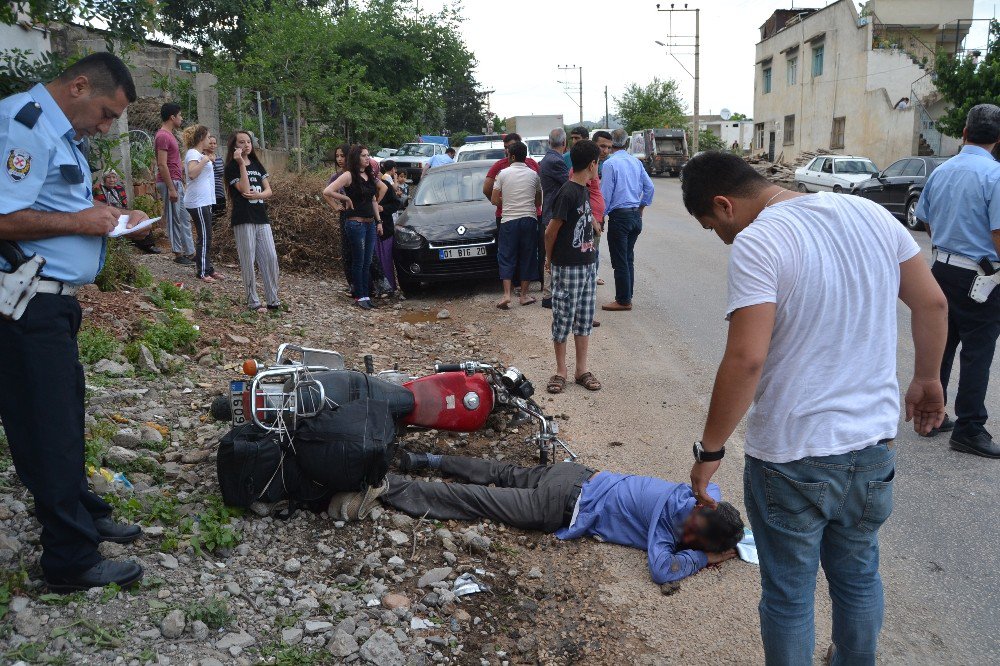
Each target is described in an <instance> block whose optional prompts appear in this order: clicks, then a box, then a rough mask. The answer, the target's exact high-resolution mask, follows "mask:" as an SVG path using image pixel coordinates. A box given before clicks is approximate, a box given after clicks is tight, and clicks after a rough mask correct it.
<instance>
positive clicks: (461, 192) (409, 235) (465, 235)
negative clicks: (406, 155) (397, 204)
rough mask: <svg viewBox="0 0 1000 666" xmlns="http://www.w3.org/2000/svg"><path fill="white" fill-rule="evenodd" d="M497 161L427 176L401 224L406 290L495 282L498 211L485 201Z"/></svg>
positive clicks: (398, 250) (400, 268)
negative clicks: (489, 175)
mask: <svg viewBox="0 0 1000 666" xmlns="http://www.w3.org/2000/svg"><path fill="white" fill-rule="evenodd" d="M491 166H493V160H477V161H474V162H456V163H454V164H446V165H444V166H439V167H436V168H434V169H432V170H431V171H428V172H427V175H426V176H424V178H423V179H422V180H421V181H420V185H419V187H418V188H417V191H416V194H414V195H413V199H412V200H411V201H410V205H409V206H408V207H407V209H406V212H404V213H403V214H402V215H401V216H400V217H399V220H398V221H397V222H396V235H395V243H394V247H393V258H394V259H395V261H396V276H397V277H398V278H399V284H400V286H401V287H402V289H403V291H404V292H405V291H412V290H413V289H414V288H416V287H418V286H419V285H420V284H421V283H429V282H445V281H453V280H465V279H469V278H491V277H492V278H495V277H497V275H498V270H497V224H496V209H495V208H494V207H493V204H491V203H490V202H489V200H488V199H487V198H486V197H484V196H483V181H484V180H485V179H486V172H487V171H489V169H490V167H491Z"/></svg>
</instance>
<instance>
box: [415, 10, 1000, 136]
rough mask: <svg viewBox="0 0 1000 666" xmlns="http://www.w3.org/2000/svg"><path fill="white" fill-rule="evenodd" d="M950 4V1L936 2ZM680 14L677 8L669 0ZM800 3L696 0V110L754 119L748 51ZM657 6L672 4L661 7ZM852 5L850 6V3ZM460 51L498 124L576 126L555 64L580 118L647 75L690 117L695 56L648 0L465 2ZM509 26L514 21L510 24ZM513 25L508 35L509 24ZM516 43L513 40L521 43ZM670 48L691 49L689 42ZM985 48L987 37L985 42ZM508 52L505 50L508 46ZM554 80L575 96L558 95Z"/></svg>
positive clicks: (679, 28)
mask: <svg viewBox="0 0 1000 666" xmlns="http://www.w3.org/2000/svg"><path fill="white" fill-rule="evenodd" d="M942 1H943V2H947V1H948V0H942ZM443 4H445V3H444V2H443V0H421V2H420V5H421V9H426V10H435V9H439V8H440V7H441V6H442V5H443ZM674 4H675V7H677V8H681V7H683V6H684V3H676V2H675V3H674ZM826 4H827V3H826V2H823V1H822V0H820V2H807V1H806V0H795V2H791V0H783V1H777V0H701V2H689V3H688V6H689V7H691V8H694V7H699V8H701V10H702V11H701V104H700V107H701V108H700V111H701V113H702V114H703V115H706V114H708V113H719V111H720V109H722V108H723V107H726V108H728V109H729V110H730V111H733V112H734V113H735V112H742V113H745V114H747V115H748V116H750V115H752V114H753V78H754V45H755V44H756V43H757V41H758V40H759V39H760V31H759V28H760V25H761V24H762V23H764V21H766V20H767V18H768V17H769V16H770V15H771V13H772V12H773V11H774V10H775V9H788V8H790V7H796V6H798V7H819V6H824V5H826ZM660 6H661V7H662V8H667V7H669V6H670V3H669V2H662V1H661V3H660ZM855 6H856V5H855ZM997 7H1000V0H976V2H975V10H974V14H975V18H989V17H991V16H994V15H996V14H995V13H996V11H997V9H996V8H997ZM463 13H464V15H465V17H466V21H465V23H464V25H463V28H462V32H463V34H464V36H465V41H466V44H467V45H468V46H469V48H470V49H471V50H472V51H473V52H474V53H475V54H476V58H477V59H478V60H479V69H478V71H477V78H478V80H479V82H480V84H482V86H483V87H484V88H485V89H486V90H495V91H496V92H494V93H493V94H492V95H491V96H490V101H491V105H492V109H493V111H494V112H495V113H496V114H497V115H499V116H500V117H501V118H506V117H509V116H513V115H519V114H532V113H533V114H547V113H562V114H563V116H564V117H565V121H566V123H567V124H569V123H573V122H576V121H578V120H579V118H580V112H579V108H578V106H577V104H576V98H577V90H578V82H579V72H577V71H559V69H557V68H558V66H559V65H578V66H581V67H582V68H583V118H584V120H592V121H597V120H599V119H600V118H602V117H603V116H604V87H605V86H607V88H608V105H609V107H610V112H611V114H612V115H613V114H614V108H615V105H614V97H616V96H620V95H621V92H622V90H623V89H624V88H625V86H626V85H628V84H629V83H630V82H636V83H639V84H640V85H644V84H646V83H648V82H649V81H650V80H651V79H652V78H653V77H654V76H659V77H661V78H672V79H676V80H677V82H678V84H679V86H680V90H681V93H682V98H683V99H684V101H685V102H686V104H687V106H688V112H690V111H691V108H692V103H693V100H694V79H693V78H692V77H691V76H690V75H688V74H687V73H686V72H685V71H684V69H683V68H682V66H681V64H683V66H684V67H686V68H687V69H688V70H689V71H691V72H692V73H693V72H694V56H693V53H694V49H693V48H691V47H690V46H688V47H685V48H677V49H674V51H675V55H676V57H677V59H679V60H680V61H681V62H680V63H678V62H677V60H675V59H674V58H673V57H671V55H670V54H668V53H667V50H666V49H665V48H663V47H660V46H657V45H656V43H655V42H656V40H659V41H661V42H664V43H669V40H668V35H669V34H671V22H670V16H671V15H669V14H667V13H665V12H657V10H656V2H653V1H651V0H612V1H611V2H608V1H606V0H605V1H603V2H565V1H553V0H505V2H485V1H484V0H465V3H464V9H463ZM672 16H673V30H672V32H673V34H676V35H680V36H683V35H694V12H688V13H686V14H673V15H672ZM512 19H513V21H512ZM512 22H513V23H514V24H515V25H517V26H518V27H517V28H516V29H514V30H511V28H510V27H509V26H510V24H511V23H512ZM518 41H520V43H518ZM674 41H675V43H678V44H688V45H691V44H693V39H692V38H691V37H677V38H676V39H675V40H674ZM982 41H983V42H985V39H983V40H982ZM508 45H509V46H508ZM559 81H569V82H570V85H569V86H566V88H567V89H568V90H569V92H570V95H572V97H573V99H572V100H571V99H570V97H569V96H567V95H566V94H565V93H564V92H563V88H564V86H563V85H561V84H560V83H559Z"/></svg>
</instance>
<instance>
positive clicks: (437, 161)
mask: <svg viewBox="0 0 1000 666" xmlns="http://www.w3.org/2000/svg"><path fill="white" fill-rule="evenodd" d="M454 161H455V149H454V148H448V150H446V151H444V154H443V155H434V156H433V157H431V158H430V159H429V160H427V164H425V165H424V171H423V173H422V174H421V175H422V176H423V175H426V174H427V172H428V171H430V170H431V169H433V168H434V167H437V166H444V165H445V164H452V163H453V162H454ZM373 164H377V162H373Z"/></svg>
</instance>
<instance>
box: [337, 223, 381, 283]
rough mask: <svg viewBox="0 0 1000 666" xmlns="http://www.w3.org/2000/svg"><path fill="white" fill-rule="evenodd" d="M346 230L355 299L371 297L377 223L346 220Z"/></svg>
mask: <svg viewBox="0 0 1000 666" xmlns="http://www.w3.org/2000/svg"><path fill="white" fill-rule="evenodd" d="M344 230H345V231H346V232H347V241H348V244H349V245H350V247H351V284H352V285H353V286H354V298H368V297H369V296H371V293H370V290H369V285H370V280H371V269H372V257H374V256H375V238H376V233H375V222H374V220H372V221H369V222H359V221H357V220H346V221H345V222H344Z"/></svg>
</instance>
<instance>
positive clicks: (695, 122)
mask: <svg viewBox="0 0 1000 666" xmlns="http://www.w3.org/2000/svg"><path fill="white" fill-rule="evenodd" d="M656 11H658V12H667V13H668V14H670V18H671V25H673V15H674V12H694V35H674V34H669V35H667V40H668V42H669V43H668V44H664V43H663V42H660V41H657V44H659V45H660V46H667V47H669V48H670V49H671V50H670V51H668V53H670V55H671V56H673V58H674V60H677V56H675V55H674V54H673V47H675V46H680V47H687V46H690V45H689V44H674V43H673V41H672V40H674V39H678V38H688V39H689V38H691V37H694V76H693V78H694V113H693V115H692V116H691V125H692V128H691V152H692V153H697V152H698V139H699V137H700V135H701V115H700V114H699V113H698V102H699V99H698V98H699V84H700V79H701V67H700V65H701V62H700V61H701V58H700V53H699V44H700V36H701V10H700V9H688V6H687V3H686V2H685V3H684V8H683V9H675V8H674V3H670V9H660V5H659V3H657V5H656ZM677 62H678V63H679V62H680V61H679V60H678V61H677ZM681 67H684V65H683V64H681ZM684 71H685V72H687V68H686V67H684ZM688 74H689V75H690V74H691V73H690V72H688Z"/></svg>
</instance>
